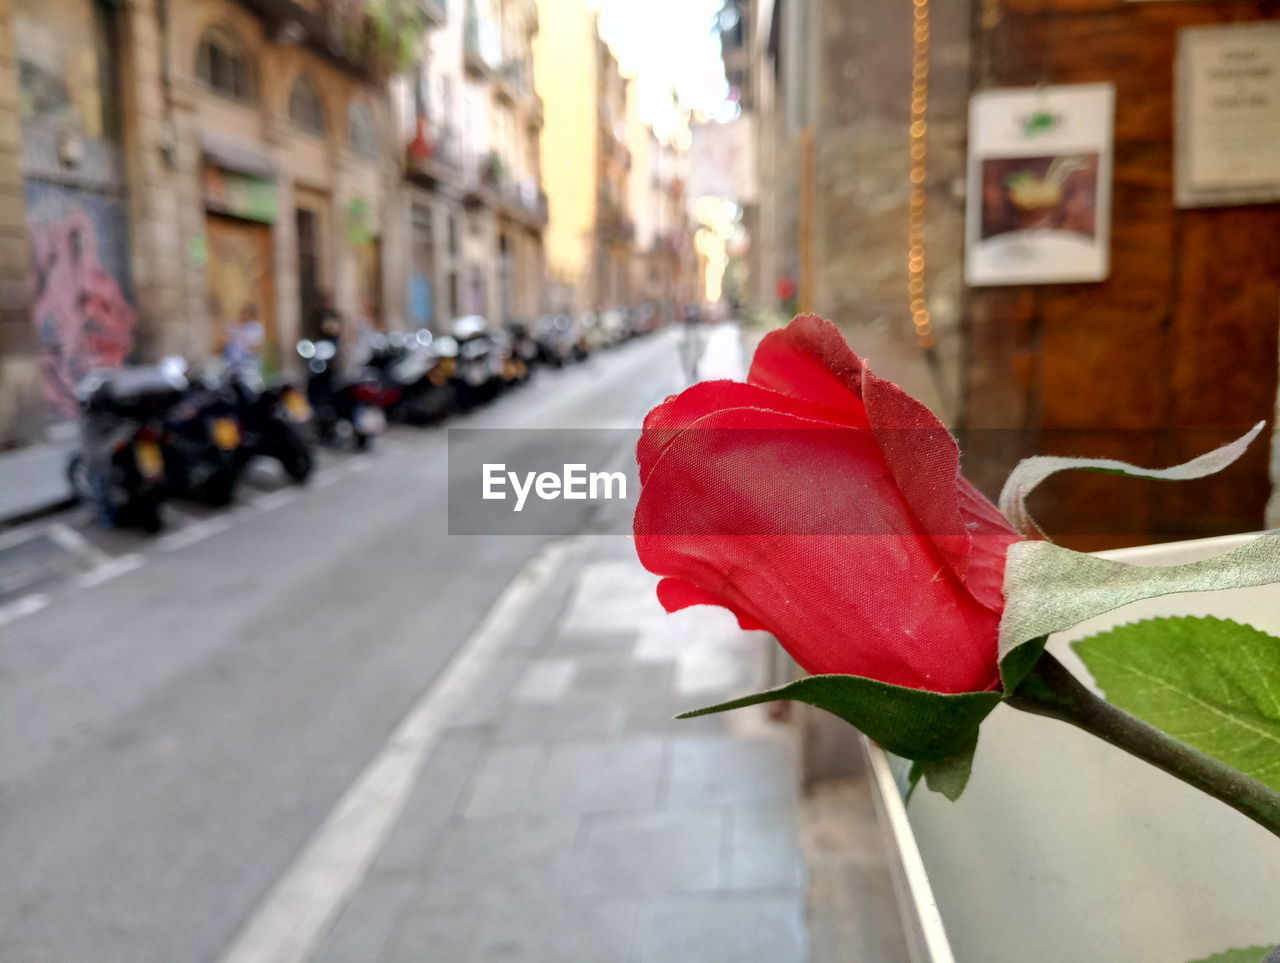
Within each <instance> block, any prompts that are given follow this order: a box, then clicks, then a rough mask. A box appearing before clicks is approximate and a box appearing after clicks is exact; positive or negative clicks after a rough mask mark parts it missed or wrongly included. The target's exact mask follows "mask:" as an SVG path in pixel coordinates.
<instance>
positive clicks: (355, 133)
mask: <svg viewBox="0 0 1280 963" xmlns="http://www.w3.org/2000/svg"><path fill="white" fill-rule="evenodd" d="M347 144H348V145H349V146H350V147H351V149H352V150H353V151H355V152H356V153H357V154H360V155H362V156H364V157H369V158H373V159H376V158H377V156H378V134H377V131H375V130H374V127H373V114H372V113H370V111H369V106H368V104H365V103H364V102H362V101H359V100H357V101H355V102H354V103H352V104H351V106H350V108H348V110H347Z"/></svg>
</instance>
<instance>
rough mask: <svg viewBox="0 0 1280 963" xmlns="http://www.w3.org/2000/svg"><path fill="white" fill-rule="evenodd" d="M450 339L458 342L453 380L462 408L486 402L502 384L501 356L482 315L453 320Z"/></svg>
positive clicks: (467, 408)
mask: <svg viewBox="0 0 1280 963" xmlns="http://www.w3.org/2000/svg"><path fill="white" fill-rule="evenodd" d="M453 340H454V341H455V342H456V343H457V346H458V355H457V366H456V369H455V371H454V375H453V384H454V387H455V389H456V391H457V396H458V408H459V409H460V410H462V411H470V410H471V409H473V408H475V407H477V406H479V405H483V404H487V403H488V402H490V401H492V400H493V399H494V398H495V397H497V395H498V392H499V391H500V390H501V388H502V386H503V378H502V375H503V362H504V360H505V359H504V358H503V357H502V355H501V352H500V351H499V350H498V346H497V344H496V343H495V341H494V338H493V335H492V334H490V332H489V330H488V327H487V323H486V322H485V320H484V318H481V317H479V316H478V315H472V316H469V317H465V318H459V319H458V320H457V321H455V322H454V336H453Z"/></svg>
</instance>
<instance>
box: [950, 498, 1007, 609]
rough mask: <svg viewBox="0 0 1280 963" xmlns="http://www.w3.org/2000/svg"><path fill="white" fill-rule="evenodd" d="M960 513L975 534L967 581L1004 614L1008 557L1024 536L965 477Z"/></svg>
mask: <svg viewBox="0 0 1280 963" xmlns="http://www.w3.org/2000/svg"><path fill="white" fill-rule="evenodd" d="M958 494H959V497H960V514H961V515H962V516H963V518H964V521H965V526H966V527H967V528H968V529H969V531H970V533H971V541H972V544H973V547H972V549H971V551H970V554H969V571H968V575H967V576H966V578H965V585H966V586H968V589H969V591H970V592H972V593H973V595H974V597H975V598H976V599H977V600H978V601H979V602H981V603H982V604H983V605H985V606H986V607H987V608H989V609H991V610H992V611H993V612H1002V611H1004V569H1005V554H1006V553H1007V552H1008V550H1009V546H1010V545H1012V544H1013V543H1014V542H1020V541H1022V536H1021V535H1019V534H1018V533H1017V532H1016V531H1014V529H1013V526H1012V525H1010V524H1009V521H1008V519H1006V518H1005V517H1004V516H1003V515H1001V514H1000V510H999V509H997V508H996V506H995V505H992V504H991V502H990V501H988V500H987V497H986V496H985V495H983V494H982V492H980V491H978V489H976V488H974V487H973V483H972V482H970V481H969V479H967V478H965V477H964V476H963V475H962V476H961V477H960V485H959V489H958Z"/></svg>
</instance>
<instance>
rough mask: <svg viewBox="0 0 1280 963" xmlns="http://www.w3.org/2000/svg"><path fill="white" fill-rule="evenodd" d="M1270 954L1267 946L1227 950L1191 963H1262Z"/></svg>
mask: <svg viewBox="0 0 1280 963" xmlns="http://www.w3.org/2000/svg"><path fill="white" fill-rule="evenodd" d="M1270 952H1271V947H1269V946H1248V947H1245V948H1244V949H1242V950H1227V951H1226V952H1225V953H1215V954H1213V956H1206V957H1205V958H1204V959H1203V960H1192V961H1191V963H1262V960H1263V958H1264V957H1265V956H1266V955H1267V954H1268V953H1270Z"/></svg>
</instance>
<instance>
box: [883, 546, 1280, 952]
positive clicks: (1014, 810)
mask: <svg viewBox="0 0 1280 963" xmlns="http://www.w3.org/2000/svg"><path fill="white" fill-rule="evenodd" d="M1253 537H1256V536H1231V537H1228V538H1216V539H1205V540H1201V541H1196V542H1180V543H1176V544H1169V545H1160V546H1148V547H1143V548H1135V549H1124V550H1121V551H1115V552H1105V553H1102V554H1103V555H1104V556H1106V557H1109V558H1113V559H1116V560H1118V561H1123V562H1129V563H1132V564H1153V565H1169V564H1176V563H1180V562H1189V561H1194V560H1195V559H1198V558H1205V557H1208V556H1211V555H1218V554H1221V553H1223V552H1226V551H1229V550H1231V549H1233V548H1235V547H1237V546H1238V545H1240V544H1243V543H1244V542H1246V541H1248V540H1250V539H1251V538H1253ZM1159 615H1216V616H1219V617H1223V618H1234V619H1237V620H1239V621H1243V622H1248V623H1250V624H1251V625H1254V626H1256V627H1258V628H1260V629H1262V630H1264V631H1267V632H1270V633H1271V634H1273V635H1280V589H1278V588H1277V587H1276V586H1269V587H1264V588H1256V589H1236V590H1232V591H1227V592H1214V593H1198V594H1187V595H1177V596H1169V597H1166V598H1162V599H1153V600H1150V601H1147V602H1141V603H1135V604H1133V605H1129V606H1126V607H1125V608H1123V609H1120V610H1118V611H1116V612H1113V613H1110V614H1109V615H1106V616H1103V617H1100V618H1097V619H1093V620H1091V621H1090V622H1087V623H1084V624H1082V625H1080V626H1078V627H1076V628H1075V629H1072V630H1071V631H1070V632H1065V633H1061V634H1059V635H1055V636H1053V637H1052V638H1051V639H1050V642H1049V649H1050V651H1052V652H1053V653H1054V655H1056V656H1057V657H1058V658H1059V659H1060V660H1061V661H1062V662H1063V664H1064V665H1066V666H1067V667H1068V668H1069V669H1071V670H1072V671H1073V672H1074V673H1076V674H1077V676H1078V677H1079V678H1081V679H1082V680H1084V681H1089V682H1091V680H1090V677H1089V675H1088V672H1087V671H1086V670H1085V668H1084V666H1083V665H1082V664H1081V663H1080V661H1079V660H1078V659H1077V658H1076V657H1075V656H1074V655H1073V654H1072V652H1071V650H1070V648H1069V647H1068V645H1067V643H1068V642H1070V641H1071V640H1072V639H1078V638H1081V637H1082V636H1085V635H1091V634H1093V633H1095V632H1098V631H1100V630H1102V629H1105V628H1108V627H1110V626H1112V625H1116V624H1118V623H1121V622H1129V621H1134V620H1136V619H1139V618H1149V617H1152V616H1159ZM869 748H870V751H871V755H872V771H873V773H874V774H875V776H876V788H877V793H878V795H879V799H878V800H877V801H878V803H879V805H880V807H881V813H882V815H883V816H885V817H886V818H885V824H886V827H887V828H888V830H889V831H890V833H891V834H892V835H893V841H894V844H895V846H896V848H897V852H898V854H899V857H900V865H899V869H900V873H899V878H898V883H899V901H900V905H901V906H902V909H903V913H904V921H905V923H906V924H907V927H908V930H909V931H911V935H912V937H913V939H914V943H915V949H914V952H913V957H914V958H915V959H916V960H918V961H932V963H943V961H946V960H950V959H955V960H958V961H960V963H1023V961H1026V960H1036V961H1037V963H1112V961H1116V963H1180V961H1187V960H1195V959H1200V958H1202V957H1206V956H1209V955H1211V954H1213V953H1217V952H1221V951H1223V950H1226V949H1229V948H1233V947H1241V946H1251V945H1274V944H1276V943H1280V839H1277V838H1276V837H1274V836H1272V835H1271V834H1270V833H1268V832H1267V831H1266V830H1264V829H1262V828H1261V827H1260V826H1257V825H1256V824H1254V823H1253V822H1251V821H1250V820H1248V819H1247V818H1245V817H1244V816H1242V815H1240V814H1239V813H1237V812H1235V811H1234V810H1232V809H1229V808H1227V807H1225V806H1223V805H1222V804H1221V803H1219V802H1217V801H1215V800H1213V799H1211V798H1209V797H1208V796H1206V795H1204V794H1202V793H1200V792H1198V791H1196V790H1194V789H1191V788H1190V787H1188V786H1186V785H1184V784H1183V783H1181V782H1179V781H1178V780H1176V779H1174V778H1172V777H1171V776H1167V775H1165V774H1164V773H1162V772H1160V771H1158V770H1156V769H1154V768H1152V767H1151V766H1149V765H1147V764H1146V763H1143V762H1140V761H1139V760H1137V759H1134V758H1133V757H1131V756H1129V755H1128V754H1126V753H1124V752H1121V751H1120V750H1118V749H1114V748H1112V747H1110V746H1108V745H1106V744H1105V743H1103V742H1102V741H1101V740H1099V739H1097V738H1095V737H1093V736H1090V735H1087V734H1085V733H1083V732H1080V731H1078V730H1076V729H1075V728H1073V727H1071V726H1068V725H1067V724H1065V723H1061V722H1056V721H1053V720H1049V719H1044V718H1041V717H1038V716H1032V715H1029V714H1027V713H1023V712H1017V711H1015V710H1012V709H1008V708H1006V707H1005V706H1001V707H999V708H998V709H997V710H996V711H995V712H994V713H993V714H992V715H991V717H990V718H989V719H988V720H987V721H986V723H984V725H983V728H982V736H981V739H980V741H979V745H978V754H977V757H976V760H975V763H974V770H973V777H972V780H971V781H970V783H969V786H968V788H967V789H966V790H965V793H964V795H963V796H962V797H961V798H960V801H959V802H956V803H951V802H948V801H947V800H946V799H944V798H943V797H942V796H939V795H937V794H936V793H931V792H928V791H925V790H924V789H923V788H922V789H921V790H920V791H919V792H917V793H916V794H915V796H914V797H913V798H912V800H911V803H910V806H909V807H908V808H907V810H906V811H905V814H904V812H903V809H902V800H901V797H900V796H899V795H898V791H897V785H896V784H895V782H894V779H893V776H892V774H891V772H890V766H889V760H888V759H887V758H886V757H885V755H884V753H883V752H881V751H880V750H879V749H877V748H875V747H869Z"/></svg>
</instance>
